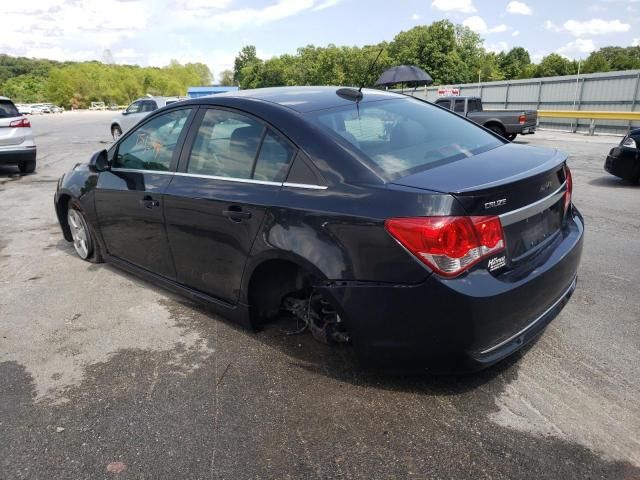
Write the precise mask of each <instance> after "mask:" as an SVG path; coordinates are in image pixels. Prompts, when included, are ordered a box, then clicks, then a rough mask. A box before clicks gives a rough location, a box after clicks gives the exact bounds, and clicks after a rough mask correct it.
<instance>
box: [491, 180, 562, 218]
mask: <svg viewBox="0 0 640 480" xmlns="http://www.w3.org/2000/svg"><path fill="white" fill-rule="evenodd" d="M566 189H567V182H566V181H565V182H564V183H563V184H562V185H560V188H558V189H557V190H556V191H555V192H553V193H552V194H551V195H548V196H546V197H544V198H542V199H540V200H538V201H536V202H533V203H531V204H529V205H525V206H524V207H521V208H518V209H516V210H511V211H510V212H507V213H503V214H502V215H499V217H500V222H501V223H502V226H504V227H506V226H507V225H512V224H514V223H517V222H520V221H522V220H524V219H525V218H529V217H532V216H533V215H535V214H537V213H540V212H542V211H544V210H546V209H547V208H549V207H550V206H552V205H553V204H554V203H556V202H557V201H558V200H560V198H562V196H563V195H564V192H565V191H566Z"/></svg>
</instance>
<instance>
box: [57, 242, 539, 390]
mask: <svg viewBox="0 0 640 480" xmlns="http://www.w3.org/2000/svg"><path fill="white" fill-rule="evenodd" d="M52 247H53V245H52ZM55 248H58V249H59V250H61V251H64V252H65V253H66V254H68V255H70V256H72V257H75V259H76V260H78V261H80V260H79V259H78V258H77V257H76V254H75V251H74V249H73V246H72V245H71V243H69V242H66V241H65V240H62V239H61V240H60V241H59V242H58V243H57V244H55ZM87 268H88V269H89V270H98V269H100V268H106V269H108V270H110V271H111V272H113V273H114V274H116V275H120V276H123V277H125V278H126V279H127V280H129V281H131V282H133V283H135V284H136V285H138V286H140V287H141V288H147V289H152V290H154V291H155V292H157V293H159V294H160V295H163V296H165V297H167V300H166V301H164V302H162V303H163V305H164V306H165V307H167V308H168V309H169V310H170V311H171V310H179V311H180V314H179V315H175V316H176V317H180V318H181V320H180V323H181V326H185V327H187V328H194V329H196V330H197V331H199V332H200V333H201V334H202V335H203V336H204V337H205V338H207V340H208V341H209V343H210V345H211V346H213V345H214V343H215V338H214V335H215V333H214V332H215V331H216V328H215V323H216V322H222V323H223V324H224V325H225V326H226V327H228V328H230V329H232V330H233V332H232V334H233V335H238V336H239V337H241V340H242V343H247V342H248V343H249V344H251V343H253V342H258V343H260V344H262V345H265V346H267V347H268V348H270V349H273V350H277V351H279V352H280V353H281V354H283V355H284V357H282V360H284V361H286V362H287V363H289V364H290V365H292V366H294V367H296V368H299V369H301V370H304V371H306V372H309V373H310V374H313V375H322V376H324V377H327V378H332V379H334V380H338V381H340V382H344V383H347V384H351V385H354V386H355V385H357V386H360V387H372V388H376V389H384V390H389V391H402V392H411V393H423V394H427V395H445V396H447V395H458V394H461V393H464V392H468V391H470V390H474V389H476V388H478V387H481V386H482V385H483V384H485V383H488V382H491V381H492V380H494V379H495V378H496V377H499V376H500V377H501V379H502V381H503V382H506V383H510V382H511V380H512V379H514V378H515V377H516V376H517V369H518V360H519V359H520V358H521V357H522V355H524V354H526V351H527V350H528V349H529V348H531V346H533V345H534V344H535V342H536V341H537V339H536V340H534V342H532V343H531V344H529V345H528V346H526V347H525V348H523V349H522V350H521V351H519V352H517V353H515V354H514V355H512V356H511V357H509V358H507V359H505V360H504V361H502V362H499V363H498V364H497V365H494V366H492V367H490V368H488V369H486V370H483V371H481V372H476V373H473V374H437V375H436V374H431V373H428V372H403V371H376V370H370V369H368V368H366V367H365V366H362V365H360V364H359V362H358V360H357V358H356V356H355V353H354V351H353V349H352V347H351V346H350V345H325V344H322V343H320V342H318V341H316V340H315V339H313V337H312V336H311V334H310V333H309V332H308V331H304V332H302V333H298V334H292V332H295V331H297V330H299V329H300V325H298V324H297V323H296V320H294V319H292V318H289V317H287V316H282V317H280V318H278V319H275V320H272V321H270V322H268V323H267V324H266V325H264V326H263V327H262V328H261V329H259V330H258V331H252V330H248V329H245V328H243V327H242V326H240V325H238V324H236V323H234V322H232V321H231V320H228V319H227V318H225V317H224V316H221V315H219V314H217V313H215V312H212V311H211V310H210V309H209V308H207V307H206V306H205V305H201V304H199V303H196V302H194V301H191V300H190V299H187V298H185V297H182V296H180V295H179V294H176V293H173V292H171V291H170V290H167V289H164V288H163V287H161V286H157V285H155V284H154V283H152V282H149V281H147V280H146V279H143V278H141V277H138V276H136V275H134V274H131V273H129V272H127V271H125V270H121V269H120V268H117V267H115V266H113V265H111V264H108V263H106V264H102V265H95V264H94V265H88V267H87ZM185 314H186V316H187V317H188V319H189V320H188V321H185V320H184V318H185Z"/></svg>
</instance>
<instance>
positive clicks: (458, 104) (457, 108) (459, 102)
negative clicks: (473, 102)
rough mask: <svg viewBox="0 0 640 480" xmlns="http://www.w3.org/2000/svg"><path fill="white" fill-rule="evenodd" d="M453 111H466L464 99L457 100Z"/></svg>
mask: <svg viewBox="0 0 640 480" xmlns="http://www.w3.org/2000/svg"><path fill="white" fill-rule="evenodd" d="M453 111H454V112H456V113H464V100H456V101H455V103H454V104H453Z"/></svg>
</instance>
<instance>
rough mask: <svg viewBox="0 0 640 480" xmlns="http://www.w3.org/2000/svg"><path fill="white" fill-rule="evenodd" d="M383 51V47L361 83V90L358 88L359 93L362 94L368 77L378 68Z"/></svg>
mask: <svg viewBox="0 0 640 480" xmlns="http://www.w3.org/2000/svg"><path fill="white" fill-rule="evenodd" d="M383 50H384V47H382V48H381V49H380V51H379V52H378V55H377V56H376V59H375V60H374V61H373V62H372V63H371V65H370V66H369V70H368V71H367V75H366V76H365V77H364V78H363V79H362V82H360V88H358V92H362V87H364V83H365V82H366V81H367V77H368V76H369V75H371V72H372V71H373V67H375V66H376V63H377V62H378V59H379V58H380V55H381V54H382V51H383Z"/></svg>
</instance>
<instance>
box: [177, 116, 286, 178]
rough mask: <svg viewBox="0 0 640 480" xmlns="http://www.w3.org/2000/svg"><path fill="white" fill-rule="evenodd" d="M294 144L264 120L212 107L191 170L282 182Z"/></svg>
mask: <svg viewBox="0 0 640 480" xmlns="http://www.w3.org/2000/svg"><path fill="white" fill-rule="evenodd" d="M293 153H294V152H293V148H292V147H291V146H290V145H289V144H288V143H287V142H286V141H285V140H283V139H282V138H280V137H279V136H278V135H277V134H276V133H275V132H273V131H271V130H270V129H267V127H265V126H264V125H263V124H262V123H261V122H259V121H257V120H255V119H253V118H251V117H247V116H245V115H241V114H238V113H234V112H230V111H227V110H217V109H208V110H207V111H206V113H205V115H204V117H203V119H202V123H201V124H200V127H199V128H198V133H197V134H196V138H195V140H194V143H193V148H192V149H191V155H190V157H189V165H188V167H187V171H188V172H189V173H196V174H200V175H210V176H214V177H226V178H238V179H254V180H262V181H271V182H282V181H284V178H285V176H286V173H287V170H288V165H289V163H290V162H291V158H292V157H293Z"/></svg>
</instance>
